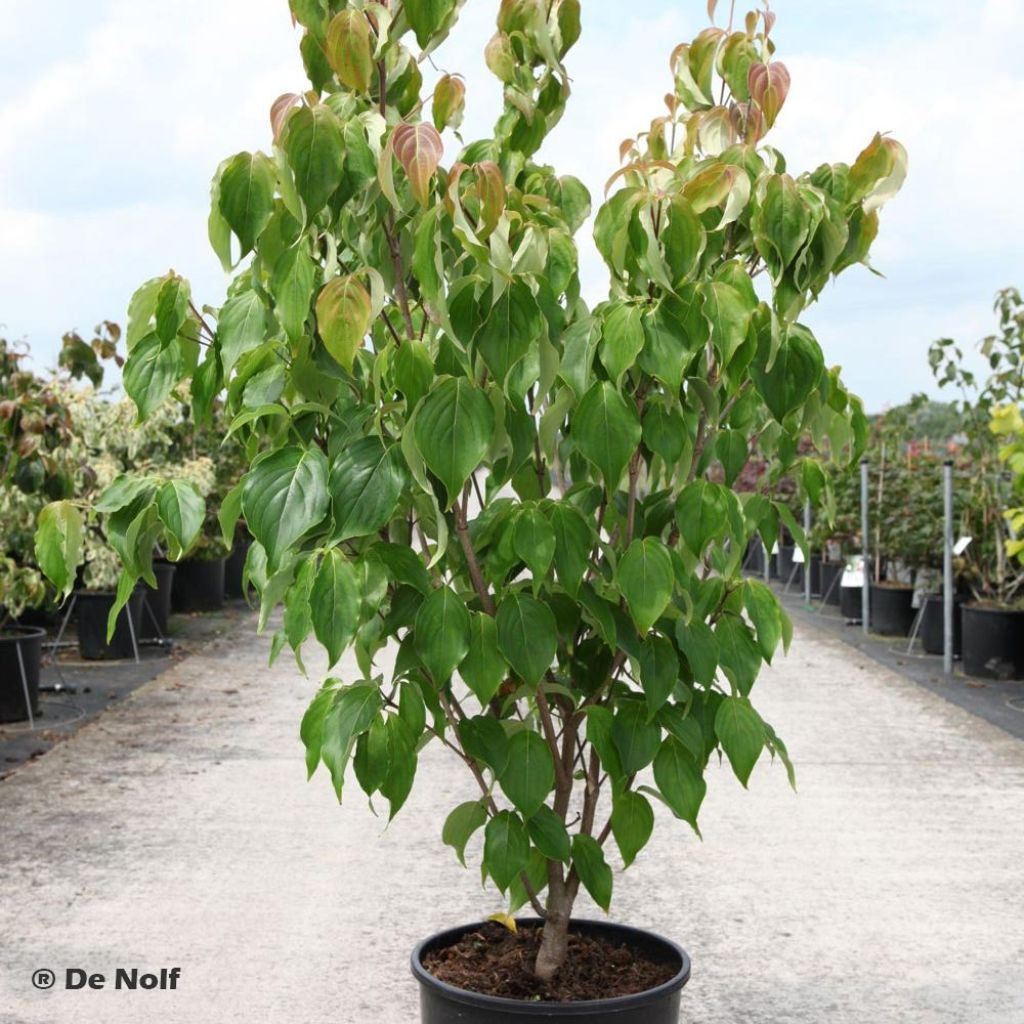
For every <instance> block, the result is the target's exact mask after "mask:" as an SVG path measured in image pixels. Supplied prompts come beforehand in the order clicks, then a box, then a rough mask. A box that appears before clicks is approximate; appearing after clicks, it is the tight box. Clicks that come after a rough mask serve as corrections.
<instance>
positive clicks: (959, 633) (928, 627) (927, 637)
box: [921, 594, 963, 658]
mask: <svg viewBox="0 0 1024 1024" xmlns="http://www.w3.org/2000/svg"><path fill="white" fill-rule="evenodd" d="M962 602H963V598H962V597H961V596H960V595H959V594H955V595H954V596H953V657H954V658H959V657H960V654H961V652H962V649H963V620H962V618H961V615H960V605H961V603H962ZM942 612H943V602H942V595H941V594H929V595H928V596H927V597H925V599H924V611H923V612H922V613H921V647H922V648H923V649H924V652H925V654H942V653H944V651H945V644H944V638H943V633H944V630H943V622H942V619H943V614H942Z"/></svg>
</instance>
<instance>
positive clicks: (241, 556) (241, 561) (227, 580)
mask: <svg viewBox="0 0 1024 1024" xmlns="http://www.w3.org/2000/svg"><path fill="white" fill-rule="evenodd" d="M251 546H252V540H251V539H250V538H248V537H246V538H245V539H244V540H236V541H235V546H234V547H233V548H232V549H231V554H230V555H228V557H227V560H226V561H225V562H224V596H225V597H230V598H233V599H237V598H240V597H245V591H244V590H243V589H242V571H243V570H244V569H245V559H246V557H247V556H248V554H249V548H250V547H251Z"/></svg>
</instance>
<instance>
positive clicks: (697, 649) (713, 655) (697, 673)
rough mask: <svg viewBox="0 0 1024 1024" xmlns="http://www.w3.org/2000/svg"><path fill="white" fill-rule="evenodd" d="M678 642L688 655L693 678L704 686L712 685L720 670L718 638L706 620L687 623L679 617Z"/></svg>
mask: <svg viewBox="0 0 1024 1024" xmlns="http://www.w3.org/2000/svg"><path fill="white" fill-rule="evenodd" d="M676 642H677V643H678V644H679V650H681V651H682V652H683V654H684V655H685V656H686V660H687V662H688V663H689V665H690V671H691V672H693V678H694V679H696V680H697V682H698V683H700V684H701V685H702V686H710V685H711V684H712V683H713V682H714V680H715V673H716V672H717V671H718V639H717V637H716V636H715V634H714V633H713V632H712V631H711V629H710V628H709V627H708V625H707V624H706V623H704V622H698V621H693V622H690V623H689V624H688V625H687V624H686V623H685V622H683V620H682V619H678V620H677V621H676Z"/></svg>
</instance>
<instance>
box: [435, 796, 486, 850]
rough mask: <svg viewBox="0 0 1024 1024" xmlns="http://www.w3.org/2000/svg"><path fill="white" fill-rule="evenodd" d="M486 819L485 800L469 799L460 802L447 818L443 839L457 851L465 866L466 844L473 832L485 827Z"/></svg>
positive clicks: (442, 833)
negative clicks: (462, 802)
mask: <svg viewBox="0 0 1024 1024" xmlns="http://www.w3.org/2000/svg"><path fill="white" fill-rule="evenodd" d="M486 821H487V808H486V806H485V804H484V801H483V800H469V801H467V802H466V803H464V804H459V806H458V807H456V808H455V810H454V811H452V813H451V814H449V815H448V817H447V818H446V819H445V823H444V828H443V829H442V830H441V841H442V842H443V843H444V844H445V846H450V847H451V848H452V849H453V850H454V851H455V856H456V857H458V858H459V863H460V864H461V865H462V866H463V867H465V866H466V845H467V844H468V843H469V840H470V839H471V838H472V836H473V833H474V832H476V831H477V829H480V828H483V826H484V823H485V822H486Z"/></svg>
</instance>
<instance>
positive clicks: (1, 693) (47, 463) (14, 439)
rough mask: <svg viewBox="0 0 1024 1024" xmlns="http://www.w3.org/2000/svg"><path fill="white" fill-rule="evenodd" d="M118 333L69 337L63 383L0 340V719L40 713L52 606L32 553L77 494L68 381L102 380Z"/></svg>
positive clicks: (106, 328) (113, 328) (104, 327)
mask: <svg viewBox="0 0 1024 1024" xmlns="http://www.w3.org/2000/svg"><path fill="white" fill-rule="evenodd" d="M119 333H120V332H119V328H118V327H117V325H116V324H111V323H104V324H101V325H100V326H99V327H97V328H96V336H95V338H94V339H93V340H92V342H91V344H87V343H86V342H84V341H83V340H82V338H81V337H80V336H79V335H78V334H75V333H73V332H72V333H69V334H66V335H65V336H64V339H63V344H62V348H61V352H60V356H59V362H60V366H61V367H62V369H63V371H64V374H63V377H64V379H63V380H58V379H56V377H43V376H40V375H38V374H36V373H33V372H32V371H30V370H27V369H25V368H24V367H23V366H22V361H23V360H24V358H25V356H26V355H27V349H25V350H19V348H18V347H17V346H16V345H13V344H11V343H9V342H7V341H6V340H4V339H0V721H20V720H21V719H24V718H26V717H28V714H29V708H31V712H32V714H33V715H35V714H38V711H39V707H38V687H39V670H40V661H41V657H42V642H43V638H44V637H45V635H46V630H45V629H44V628H43V624H47V623H48V622H49V621H50V613H51V611H52V609H53V608H54V607H55V606H54V604H53V591H52V589H51V588H49V587H48V586H47V585H46V583H45V581H44V579H43V576H42V574H41V572H40V571H39V568H38V566H37V565H36V564H35V563H34V561H33V560H32V555H31V552H32V549H33V535H34V532H35V527H36V520H37V517H38V515H39V513H40V512H41V511H42V509H43V508H44V507H45V506H46V504H47V503H48V502H49V501H50V500H52V499H60V498H64V497H67V496H69V494H70V493H71V490H72V489H73V478H74V469H75V467H74V462H73V458H72V455H71V453H70V451H69V442H70V438H71V436H72V431H73V420H72V414H71V410H70V408H69V406H68V403H67V402H66V401H65V397H64V394H65V390H66V386H67V378H71V379H80V378H81V377H83V376H88V377H89V378H90V379H91V380H102V377H103V367H102V365H101V363H100V360H101V359H106V358H110V357H111V356H112V355H113V351H112V350H113V346H114V345H115V344H116V341H117V338H118V336H119ZM32 613H36V614H35V615H33V614H32ZM26 688H27V691H28V698H27V702H26Z"/></svg>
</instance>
